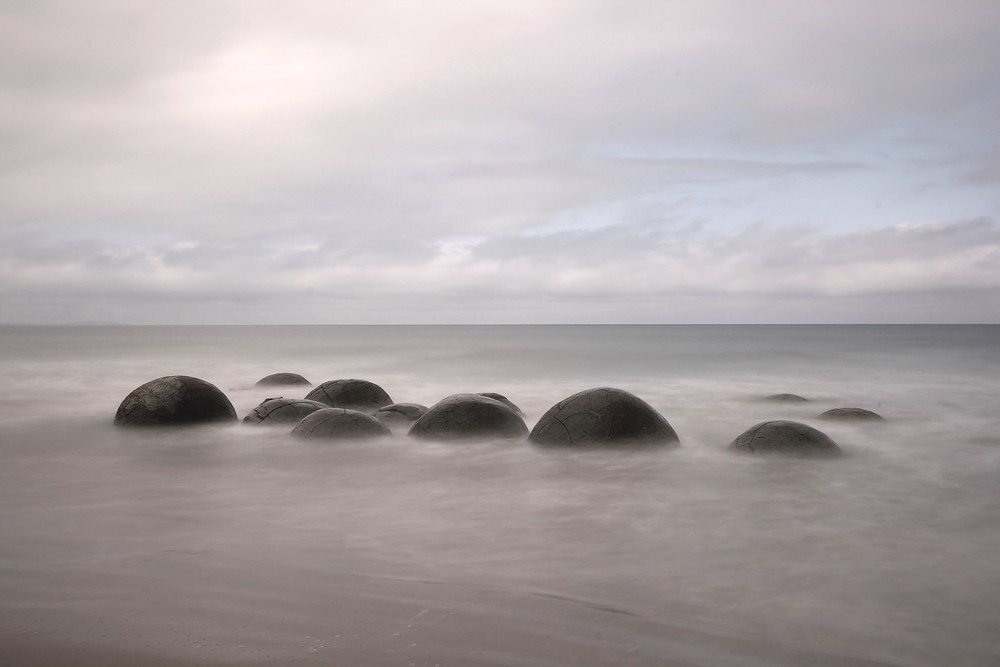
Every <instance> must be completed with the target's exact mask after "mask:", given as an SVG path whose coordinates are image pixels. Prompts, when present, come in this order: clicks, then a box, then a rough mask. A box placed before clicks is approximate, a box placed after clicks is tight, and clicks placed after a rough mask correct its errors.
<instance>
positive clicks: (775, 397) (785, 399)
mask: <svg viewBox="0 0 1000 667" xmlns="http://www.w3.org/2000/svg"><path fill="white" fill-rule="evenodd" d="M764 400H765V401H771V402H773V403H808V402H809V399H808V398H803V397H802V396H799V395H798V394H771V395H770V396H767V397H765V398H764Z"/></svg>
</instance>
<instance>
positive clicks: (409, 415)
mask: <svg viewBox="0 0 1000 667" xmlns="http://www.w3.org/2000/svg"><path fill="white" fill-rule="evenodd" d="M426 412H427V406H426V405H420V404H419V403H393V404H391V405H386V406H385V407H381V408H379V409H378V412H376V413H375V419H377V420H379V421H380V422H382V423H383V424H385V425H386V426H388V427H389V428H390V429H397V430H399V431H408V430H410V427H411V426H413V422H415V421H417V420H418V419H420V418H421V417H423V416H424V414H425V413H426Z"/></svg>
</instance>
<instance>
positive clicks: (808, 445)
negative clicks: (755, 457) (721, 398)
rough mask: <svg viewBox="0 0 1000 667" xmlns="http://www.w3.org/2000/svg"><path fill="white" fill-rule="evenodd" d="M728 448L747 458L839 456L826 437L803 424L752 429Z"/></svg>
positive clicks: (777, 423) (765, 424) (771, 424)
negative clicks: (743, 453) (758, 456)
mask: <svg viewBox="0 0 1000 667" xmlns="http://www.w3.org/2000/svg"><path fill="white" fill-rule="evenodd" d="M729 448H730V449H733V450H735V451H740V452H746V453H748V454H785V455H791V456H812V457H832V456H839V455H840V454H841V453H842V452H841V449H840V447H839V446H838V445H837V443H835V442H834V441H833V440H832V439H831V438H830V436H828V435H827V434H826V433H823V432H822V431H819V430H817V429H814V428H813V427H812V426H807V425H806V424H800V423H799V422H792V421H782V420H776V421H766V422H761V423H759V424H756V425H754V426H752V427H751V428H749V429H747V430H746V431H744V432H743V433H742V434H740V436H739V437H738V438H736V439H735V440H733V442H732V443H731V444H730V445H729Z"/></svg>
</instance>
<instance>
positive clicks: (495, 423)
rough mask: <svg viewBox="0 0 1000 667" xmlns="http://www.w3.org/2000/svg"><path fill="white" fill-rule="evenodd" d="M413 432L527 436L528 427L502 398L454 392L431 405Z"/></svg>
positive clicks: (446, 436)
mask: <svg viewBox="0 0 1000 667" xmlns="http://www.w3.org/2000/svg"><path fill="white" fill-rule="evenodd" d="M410 435H411V436H413V437H415V438H424V439H430V440H475V439H485V438H523V437H524V436H526V435H528V427H527V426H526V425H525V424H524V420H523V419H521V417H520V416H518V414H517V413H516V412H514V411H513V410H511V409H510V408H509V407H508V406H506V405H504V404H503V403H501V402H500V401H497V400H494V399H492V398H488V397H486V396H481V395H480V394H454V395H452V396H448V397H447V398H445V399H443V400H441V401H440V402H438V403H437V404H435V405H433V406H431V409H430V410H428V411H427V413H426V414H424V416H422V417H421V418H420V419H418V420H417V421H415V422H414V423H413V426H412V427H410Z"/></svg>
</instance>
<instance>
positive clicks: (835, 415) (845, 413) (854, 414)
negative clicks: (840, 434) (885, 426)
mask: <svg viewBox="0 0 1000 667" xmlns="http://www.w3.org/2000/svg"><path fill="white" fill-rule="evenodd" d="M819 418H820V419H835V420H837V421H873V422H883V421H885V419H883V418H882V415H880V414H878V413H877V412H872V411H871V410H865V409H864V408H834V409H832V410H827V411H826V412H824V413H823V414H821V415H820V416H819Z"/></svg>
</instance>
